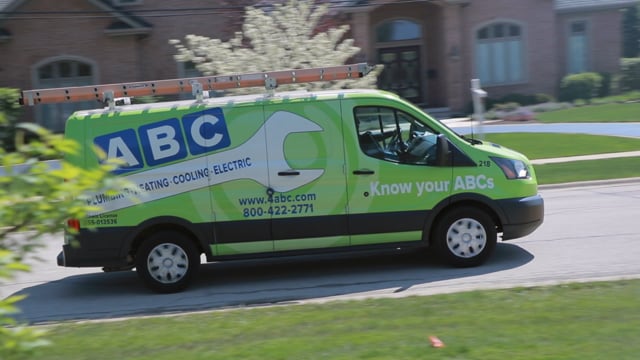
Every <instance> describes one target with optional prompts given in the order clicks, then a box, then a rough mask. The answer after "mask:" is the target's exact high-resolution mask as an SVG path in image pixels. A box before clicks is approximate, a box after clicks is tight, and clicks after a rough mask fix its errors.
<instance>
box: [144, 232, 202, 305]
mask: <svg viewBox="0 0 640 360" xmlns="http://www.w3.org/2000/svg"><path fill="white" fill-rule="evenodd" d="M199 265H200V258H199V254H198V251H197V250H196V247H195V246H194V244H193V242H192V241H190V240H189V238H187V237H186V236H185V235H184V234H182V233H180V232H177V231H163V232H158V233H155V234H153V235H151V236H150V237H149V238H148V239H146V240H145V241H144V242H143V243H142V245H141V246H140V248H139V249H138V252H137V255H136V271H137V273H138V275H139V276H140V278H141V279H142V281H143V282H144V283H145V285H147V286H148V287H149V288H151V289H152V290H153V291H156V292H159V293H173V292H178V291H182V290H184V289H185V288H186V287H187V286H188V285H189V283H190V282H191V279H192V278H193V277H194V275H195V273H196V271H197V270H198V266H199Z"/></svg>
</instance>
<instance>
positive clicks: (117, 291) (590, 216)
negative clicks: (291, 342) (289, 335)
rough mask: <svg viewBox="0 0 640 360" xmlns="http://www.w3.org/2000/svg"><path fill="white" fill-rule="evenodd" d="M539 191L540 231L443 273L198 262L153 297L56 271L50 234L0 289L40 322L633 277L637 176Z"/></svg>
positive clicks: (423, 265) (385, 262)
mask: <svg viewBox="0 0 640 360" xmlns="http://www.w3.org/2000/svg"><path fill="white" fill-rule="evenodd" d="M541 193H542V195H543V196H544V198H545V201H546V211H545V213H546V219H545V223H544V224H543V225H542V227H541V228H540V229H538V230H537V231H536V232H535V233H533V234H532V235H529V236H527V237H525V238H522V239H518V240H514V241H510V242H505V243H500V244H499V246H498V247H497V249H496V254H495V256H494V257H493V258H492V259H491V260H490V262H489V263H487V264H485V265H484V266H481V267H478V268H472V269H452V268H449V267H446V266H442V265H440V264H438V263H437V262H435V261H433V259H426V260H425V258H424V256H423V255H422V254H418V253H409V254H399V253H398V254H386V255H368V256H358V257H350V258H349V257H339V258H333V259H331V258H318V257H309V258H305V259H296V260H295V261H287V260H282V259H281V260H269V261H245V262H237V263H222V264H208V265H206V266H204V267H203V269H202V271H201V274H200V276H199V278H198V281H197V282H196V283H195V284H194V285H193V286H192V287H191V288H189V289H188V290H187V291H186V292H183V293H180V294H168V295H156V294H152V293H150V292H149V291H147V290H146V289H145V288H144V287H143V286H142V284H141V283H140V281H139V280H138V278H137V276H136V274H135V273H134V272H132V271H130V272H122V273H109V274H105V273H101V272H99V270H96V269H72V268H60V267H57V266H56V265H55V263H54V262H55V260H54V258H55V255H56V254H57V252H58V251H59V246H60V242H61V239H60V237H56V238H49V239H47V240H48V242H49V246H48V248H47V249H45V250H44V251H43V252H42V253H41V256H42V257H43V258H44V259H45V260H46V262H44V263H37V264H36V265H35V272H34V273H31V274H25V275H23V276H21V277H20V278H19V279H17V280H16V281H14V282H13V283H11V284H5V285H2V286H1V287H0V295H1V296H7V295H10V294H16V293H17V294H28V295H29V297H28V298H27V299H26V300H24V301H22V302H21V303H20V305H21V308H22V309H23V314H22V316H21V319H23V320H26V321H30V322H33V323H41V322H48V321H61V320H78V319H104V318H114V317H123V316H133V315H142V314H162V313H176V312H184V311H195V310H211V309H221V308H229V307H247V306H256V305H264V304H289V303H301V302H324V301H329V300H334V299H359V298H365V297H400V296H409V295H428V294H437V293H449V292H455V291H461V290H470V289H489V288H503V287H512V286H526V285H534V284H550V283H558V282H570V281H581V280H597V279H618V278H639V277H640V261H638V259H640V241H639V239H638V235H637V234H638V231H637V227H636V224H637V222H638V219H639V218H640V207H639V206H638V202H639V201H640V180H634V181H632V182H622V183H614V184H611V183H607V184H604V185H597V186H579V187H567V188H546V187H545V188H542V190H541Z"/></svg>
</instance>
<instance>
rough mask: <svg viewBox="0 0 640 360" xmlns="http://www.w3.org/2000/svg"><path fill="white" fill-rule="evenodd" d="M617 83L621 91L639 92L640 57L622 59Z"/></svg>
mask: <svg viewBox="0 0 640 360" xmlns="http://www.w3.org/2000/svg"><path fill="white" fill-rule="evenodd" d="M619 81H620V87H621V89H622V90H623V91H629V90H640V57H637V58H628V59H622V66H621V69H620V80H619Z"/></svg>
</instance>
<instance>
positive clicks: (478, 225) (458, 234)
mask: <svg viewBox="0 0 640 360" xmlns="http://www.w3.org/2000/svg"><path fill="white" fill-rule="evenodd" d="M497 237H498V235H497V230H496V225H495V223H494V221H493V219H492V218H491V216H489V214H487V213H486V212H484V211H482V210H480V209H478V208H475V207H461V208H458V209H454V210H452V211H450V212H448V213H446V214H445V215H444V216H443V217H442V218H441V219H440V220H439V221H438V223H437V225H436V228H435V231H434V239H433V241H434V243H432V245H434V247H435V248H436V250H437V252H438V256H439V257H440V258H441V259H442V260H444V261H445V262H447V263H448V264H451V265H453V266H456V267H471V266H477V265H480V264H482V263H484V262H485V261H486V260H487V258H488V257H489V256H490V255H491V253H493V250H494V249H495V246H496V242H497Z"/></svg>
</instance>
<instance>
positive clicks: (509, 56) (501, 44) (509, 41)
mask: <svg viewBox="0 0 640 360" xmlns="http://www.w3.org/2000/svg"><path fill="white" fill-rule="evenodd" d="M523 58H524V56H523V40H522V28H521V26H520V25H517V24H513V23H509V22H500V23H493V24H490V25H487V26H485V27H483V28H480V29H479V30H478V31H477V32H476V58H475V62H476V72H477V76H478V78H479V79H480V81H481V82H482V84H484V85H502V84H513V83H518V82H522V81H523V80H524V62H523Z"/></svg>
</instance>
